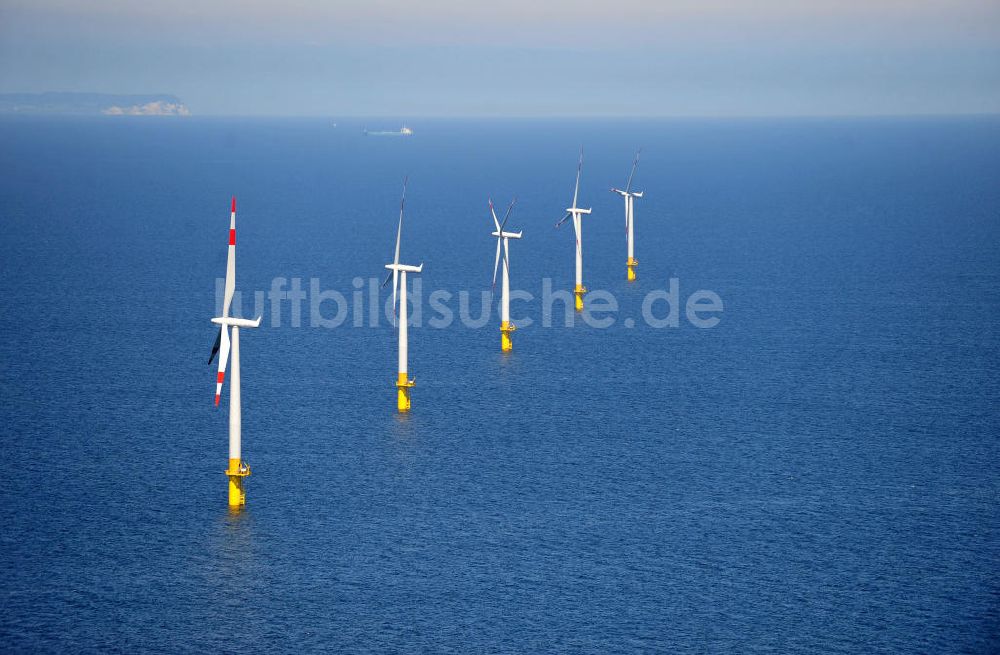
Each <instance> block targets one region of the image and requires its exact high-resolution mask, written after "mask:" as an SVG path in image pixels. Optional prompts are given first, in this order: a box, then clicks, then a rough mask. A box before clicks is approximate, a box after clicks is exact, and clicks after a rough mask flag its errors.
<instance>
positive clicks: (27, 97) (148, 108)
mask: <svg viewBox="0 0 1000 655" xmlns="http://www.w3.org/2000/svg"><path fill="white" fill-rule="evenodd" d="M0 114H27V115H31V114H45V115H58V114H64V115H76V116H87V115H90V116H100V115H104V116H190V115H191V111H190V110H189V109H188V108H187V106H186V105H185V104H184V103H183V102H182V101H181V99H180V98H178V97H177V96H174V95H168V94H162V93H159V94H146V95H119V94H112V93H0Z"/></svg>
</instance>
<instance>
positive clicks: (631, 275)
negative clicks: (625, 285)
mask: <svg viewBox="0 0 1000 655" xmlns="http://www.w3.org/2000/svg"><path fill="white" fill-rule="evenodd" d="M625 265H626V266H628V281H629V282H635V267H636V266H638V265H639V260H638V259H633V258H632V257H629V258H628V261H627V262H625Z"/></svg>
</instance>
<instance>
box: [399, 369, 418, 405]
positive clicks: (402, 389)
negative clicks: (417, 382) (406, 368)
mask: <svg viewBox="0 0 1000 655" xmlns="http://www.w3.org/2000/svg"><path fill="white" fill-rule="evenodd" d="M413 384H414V382H413V380H410V379H408V378H407V377H406V373H400V374H399V377H398V378H397V379H396V388H397V391H396V409H398V410H399V411H400V412H403V413H405V412H408V411H410V387H412V386H413Z"/></svg>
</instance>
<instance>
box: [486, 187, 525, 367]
mask: <svg viewBox="0 0 1000 655" xmlns="http://www.w3.org/2000/svg"><path fill="white" fill-rule="evenodd" d="M515 202H517V199H516V198H515V199H514V200H511V201H510V207H508V208H507V213H505V214H504V215H503V221H498V220H497V213H496V210H495V209H493V200H492V199H490V214H491V215H492V216H493V225H495V226H496V228H497V230H496V232H493V233H492V234H493V236H495V237H496V238H497V256H496V260H495V261H494V262H493V288H494V289H496V286H497V268H498V267H499V266H500V249H501V242H502V243H503V281H502V282H501V285H500V350H502V351H503V352H510V351H511V350H512V349H513V348H514V344H513V343H511V340H510V333H511V332H513V331H514V330H516V329H517V328H516V327H514V324H513V323H511V322H510V246H509V245H508V240H509V239H520V238H521V233H520V232H504V231H503V228H504V226H505V225H507V219H508V218H510V211H511V210H512V209H513V208H514V203H515Z"/></svg>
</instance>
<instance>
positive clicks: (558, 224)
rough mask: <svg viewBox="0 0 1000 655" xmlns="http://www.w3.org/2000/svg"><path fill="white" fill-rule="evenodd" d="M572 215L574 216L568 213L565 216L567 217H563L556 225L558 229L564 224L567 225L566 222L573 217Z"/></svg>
mask: <svg viewBox="0 0 1000 655" xmlns="http://www.w3.org/2000/svg"><path fill="white" fill-rule="evenodd" d="M572 215H573V213H572V212H566V215H565V216H563V217H562V218H561V219H560V220H559V222H558V223H556V227H561V226H562V224H563V223H565V222H566V221H568V220H569V217H570V216H572Z"/></svg>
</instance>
